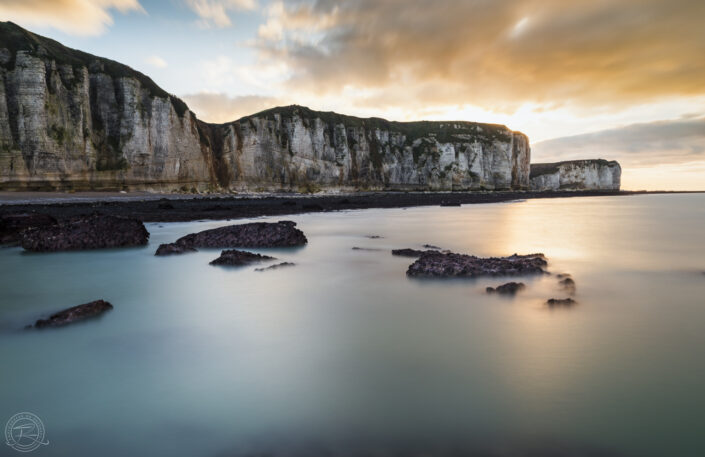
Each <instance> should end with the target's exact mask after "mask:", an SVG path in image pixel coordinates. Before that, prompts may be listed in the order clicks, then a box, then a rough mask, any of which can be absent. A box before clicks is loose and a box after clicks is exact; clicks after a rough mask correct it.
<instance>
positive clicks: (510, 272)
mask: <svg viewBox="0 0 705 457" xmlns="http://www.w3.org/2000/svg"><path fill="white" fill-rule="evenodd" d="M547 264H548V263H547V262H546V258H545V257H544V255H543V254H529V255H518V254H514V255H511V256H509V257H489V258H480V257H475V256H474V255H465V254H456V253H454V252H438V251H426V252H424V253H423V254H421V256H420V257H419V258H418V259H417V260H416V262H414V263H412V264H411V265H410V266H409V269H408V270H407V271H406V274H407V276H416V277H428V278H433V277H435V278H474V277H478V276H520V275H530V274H544V273H545V272H546V271H545V267H546V265H547Z"/></svg>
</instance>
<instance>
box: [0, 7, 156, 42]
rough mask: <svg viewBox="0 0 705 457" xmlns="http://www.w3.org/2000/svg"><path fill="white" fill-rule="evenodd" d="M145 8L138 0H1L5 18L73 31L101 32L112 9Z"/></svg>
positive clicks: (124, 11)
mask: <svg viewBox="0 0 705 457" xmlns="http://www.w3.org/2000/svg"><path fill="white" fill-rule="evenodd" d="M112 9H115V10H118V11H120V12H121V13H126V12H129V11H141V12H144V9H143V8H142V6H141V5H140V3H139V1H138V0H2V2H0V17H2V20H3V21H13V22H17V23H19V24H21V25H23V26H30V27H31V26H39V27H44V26H49V27H54V28H56V29H59V30H61V31H62V32H65V33H68V34H71V35H100V34H101V33H103V32H105V30H106V29H107V27H108V26H109V25H111V24H112V23H113V19H112V17H111V15H110V10H112Z"/></svg>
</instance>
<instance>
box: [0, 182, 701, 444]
mask: <svg viewBox="0 0 705 457" xmlns="http://www.w3.org/2000/svg"><path fill="white" fill-rule="evenodd" d="M278 219H282V218H281V217H279V218H262V219H261V220H271V221H275V220H278ZM287 219H292V220H295V221H296V222H297V223H298V224H299V228H301V229H302V230H303V231H304V232H305V233H306V235H307V237H308V239H309V244H308V245H307V246H306V247H304V248H300V249H268V250H257V252H263V253H267V254H269V255H272V256H275V257H277V258H278V259H279V261H291V262H295V263H297V266H295V267H291V268H284V269H280V270H272V271H266V272H256V271H254V268H255V267H254V266H250V267H243V268H236V269H232V268H231V269H227V268H221V267H213V266H210V265H208V262H209V261H210V260H212V259H214V258H215V257H217V256H218V254H219V251H217V250H202V251H200V252H198V253H195V254H188V255H183V256H175V257H155V256H154V255H153V254H154V251H155V249H156V247H157V245H158V244H160V243H163V242H169V241H173V240H175V239H176V238H178V237H180V236H182V235H184V234H187V233H191V232H195V231H199V230H203V229H207V228H212V227H217V226H221V225H225V224H229V223H240V222H242V221H237V222H227V221H208V222H193V223H170V224H148V226H147V228H148V230H149V231H150V233H151V240H150V244H149V246H148V247H145V248H137V249H121V250H105V251H92V252H73V253H51V254H28V253H24V252H23V251H22V250H21V249H20V248H4V249H0V291H1V295H0V367H2V368H0V369H1V370H2V371H1V378H0V425H2V424H4V422H5V420H6V418H9V417H10V416H12V415H13V414H14V413H16V412H19V411H30V412H33V413H35V414H37V415H38V416H40V417H41V418H42V419H43V421H44V424H45V426H46V429H47V439H48V440H49V441H50V443H49V445H47V446H45V447H42V448H41V449H39V450H37V451H35V453H34V454H35V455H44V456H72V457H75V456H97V455H100V456H102V457H113V456H115V457H117V456H121V457H122V456H142V455H144V456H170V457H180V456H184V457H194V456H206V457H211V456H212V457H225V456H231V455H232V456H235V455H253V454H257V455H261V454H265V455H266V454H276V455H312V454H319V455H320V454H327V455H352V454H355V453H363V452H364V453H368V454H370V455H386V454H387V453H390V452H392V451H393V452H398V453H412V454H420V453H424V452H425V453H426V454H427V455H428V454H433V453H453V452H456V451H457V452H461V451H459V450H462V452H464V453H476V454H477V455H491V456H525V455H537V456H538V455H540V456H550V455H570V456H583V455H589V456H592V455H614V456H640V457H641V456H643V457H652V456H654V457H655V456H668V457H690V456H693V457H699V456H703V455H705V357H704V356H703V348H704V347H705V274H704V273H703V272H704V271H705V195H702V194H691V195H643V196H629V197H596V198H587V197H586V198H569V199H545V200H530V201H525V202H512V203H503V204H485V205H465V206H463V207H460V208H441V207H421V208H409V209H385V210H361V211H346V212H335V213H317V214H307V215H298V216H291V217H287ZM368 235H379V236H382V237H383V238H379V239H371V238H368V237H367V236H368ZM425 243H430V244H434V245H438V246H440V247H442V248H445V249H451V250H453V251H455V252H463V253H471V254H476V255H480V256H490V255H509V254H512V253H514V252H518V253H532V252H543V253H545V254H546V256H547V257H548V258H549V262H550V263H549V270H550V271H551V272H553V273H563V272H568V273H571V274H572V275H573V278H574V279H575V281H576V283H577V295H576V297H575V298H576V300H577V301H578V304H577V305H575V306H573V307H571V308H562V309H549V308H547V307H546V306H545V305H544V302H545V301H546V299H548V298H551V297H556V298H562V297H564V296H565V293H564V292H562V291H561V290H560V289H559V288H558V284H557V279H556V278H555V276H544V277H528V278H521V280H522V281H523V282H525V283H526V284H527V288H526V289H525V290H524V291H523V292H520V293H519V295H518V296H517V297H515V298H513V299H511V298H502V297H498V296H490V295H487V294H485V293H484V289H485V287H487V286H489V285H498V284H501V283H502V282H506V280H505V281H502V280H501V279H493V278H488V279H479V280H450V281H449V280H414V279H409V278H407V277H406V276H405V271H406V268H407V267H408V265H409V264H410V263H411V262H412V261H413V259H408V258H400V257H393V256H391V255H390V252H389V250H390V249H392V248H403V247H412V248H420V247H421V245H423V244H425ZM354 246H357V247H363V248H371V249H378V250H353V249H352V248H353V247H354ZM265 265H266V264H265ZM260 266H261V265H260ZM100 298H102V299H106V300H109V301H110V302H112V303H113V304H114V305H115V309H114V310H113V311H111V312H110V313H108V314H106V315H105V316H103V317H102V318H100V319H98V320H94V321H90V322H87V323H84V324H78V325H75V326H71V327H66V328H62V329H57V330H47V331H25V330H22V328H23V326H24V325H26V324H28V323H32V322H34V321H35V320H36V319H37V318H40V317H43V316H45V315H47V314H48V313H51V312H53V311H57V310H60V309H63V308H66V307H69V306H73V305H77V304H81V303H85V302H88V301H92V300H96V299H100ZM15 454H16V453H15V451H13V450H12V449H10V448H9V447H7V446H4V445H2V444H1V443H0V455H15Z"/></svg>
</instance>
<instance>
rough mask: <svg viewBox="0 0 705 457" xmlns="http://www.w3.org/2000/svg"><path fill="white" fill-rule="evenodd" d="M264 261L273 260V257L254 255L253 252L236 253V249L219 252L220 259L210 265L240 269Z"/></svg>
mask: <svg viewBox="0 0 705 457" xmlns="http://www.w3.org/2000/svg"><path fill="white" fill-rule="evenodd" d="M264 260H274V257H270V256H268V255H262V254H255V253H253V252H247V251H238V250H237V249H230V250H227V251H223V252H221V253H220V257H218V258H217V259H215V260H213V261H211V262H210V264H211V265H222V266H229V267H240V266H243V265H249V264H251V263H255V262H262V261H264Z"/></svg>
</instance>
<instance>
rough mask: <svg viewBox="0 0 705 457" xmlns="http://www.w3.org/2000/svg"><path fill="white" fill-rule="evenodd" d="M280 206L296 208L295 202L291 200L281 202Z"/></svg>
mask: <svg viewBox="0 0 705 457" xmlns="http://www.w3.org/2000/svg"><path fill="white" fill-rule="evenodd" d="M282 206H296V202H295V201H293V200H285V201H283V202H282Z"/></svg>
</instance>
